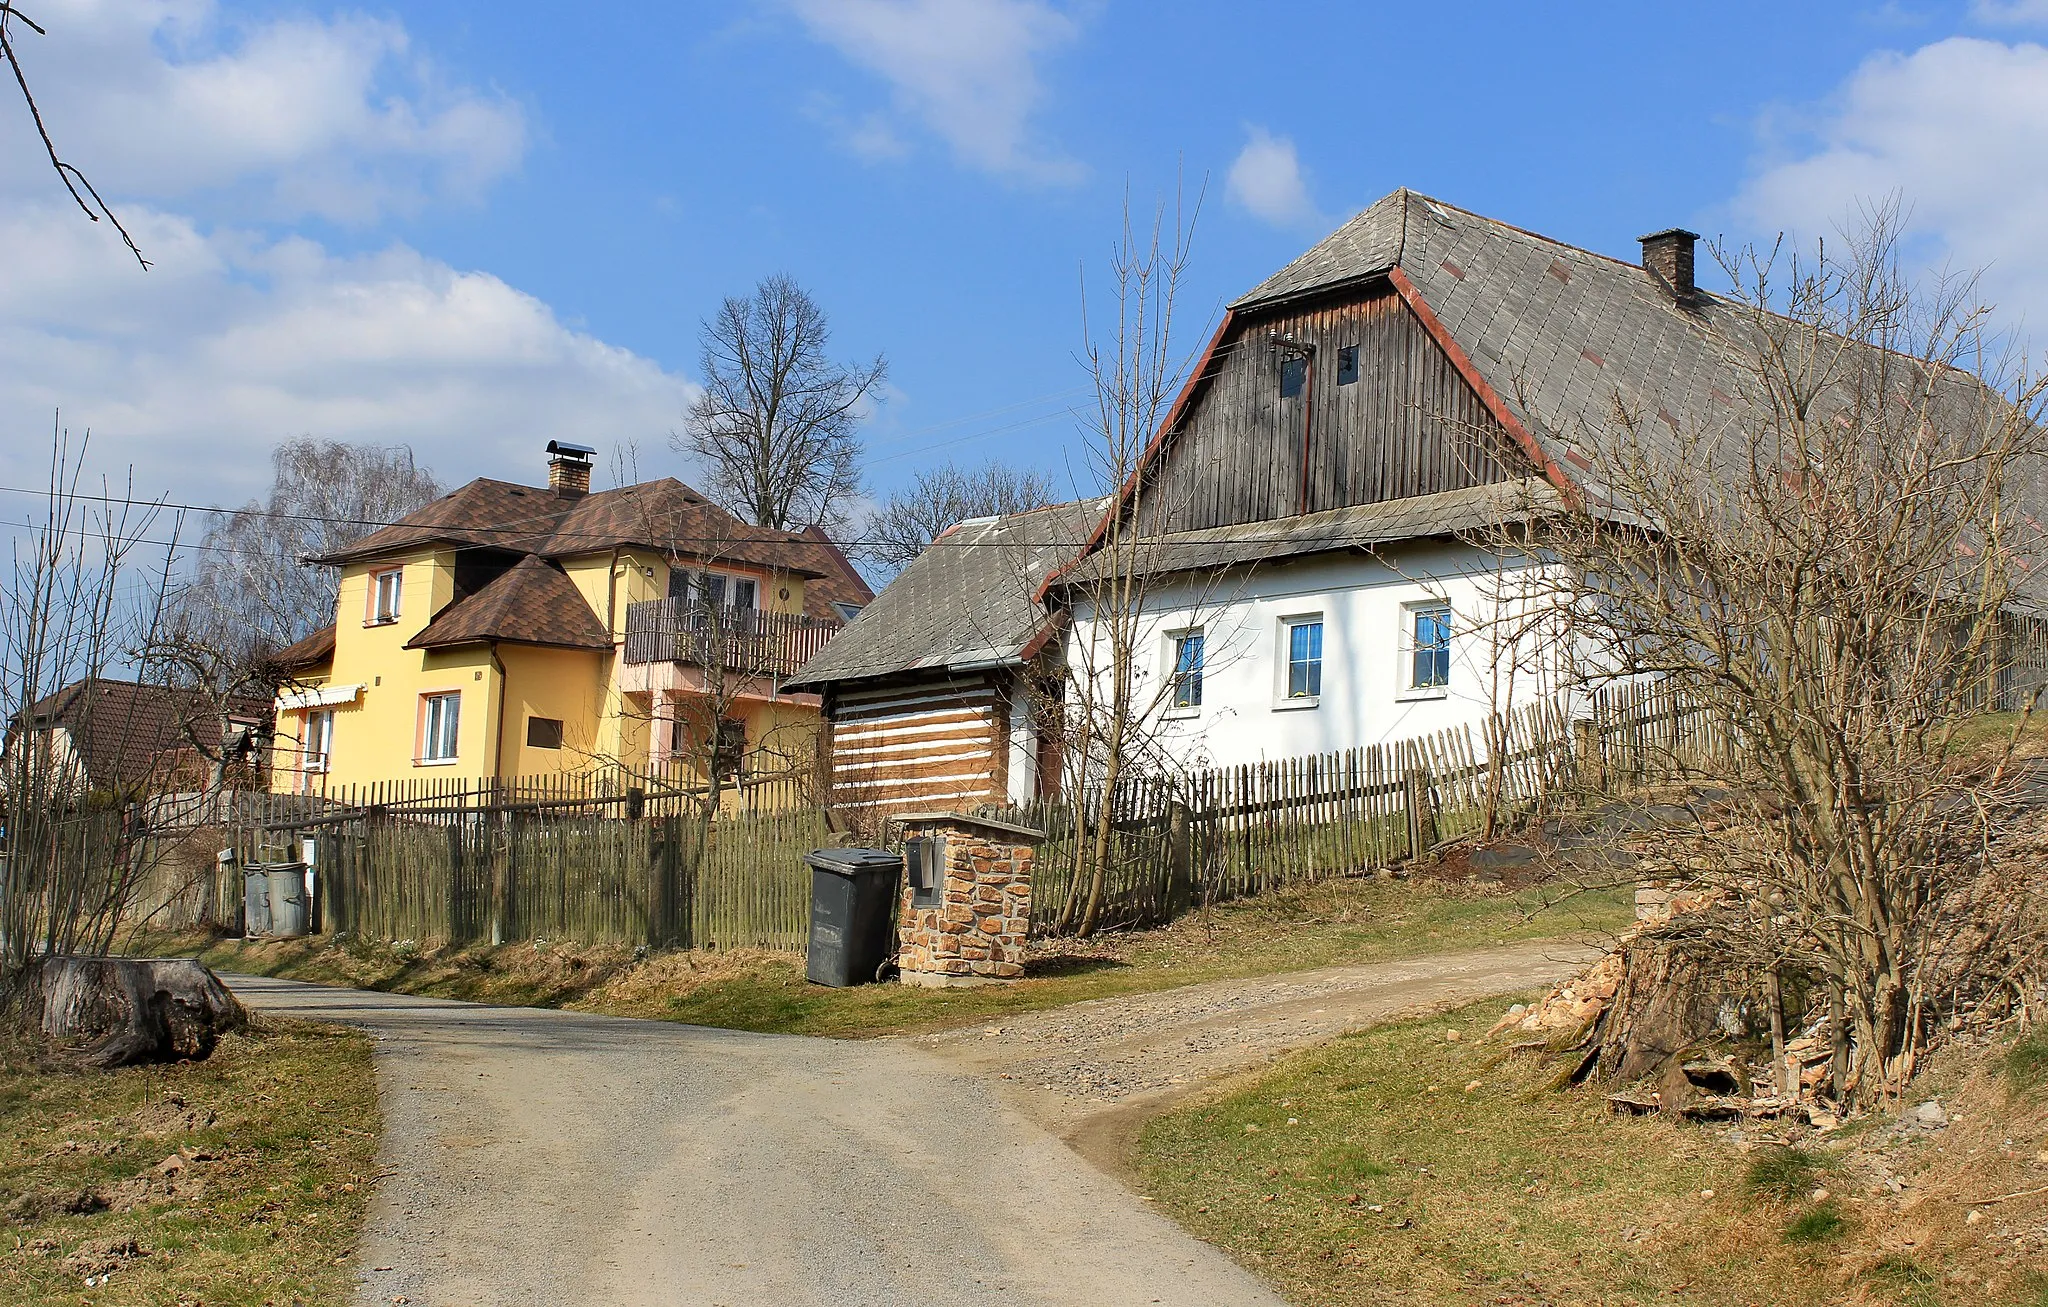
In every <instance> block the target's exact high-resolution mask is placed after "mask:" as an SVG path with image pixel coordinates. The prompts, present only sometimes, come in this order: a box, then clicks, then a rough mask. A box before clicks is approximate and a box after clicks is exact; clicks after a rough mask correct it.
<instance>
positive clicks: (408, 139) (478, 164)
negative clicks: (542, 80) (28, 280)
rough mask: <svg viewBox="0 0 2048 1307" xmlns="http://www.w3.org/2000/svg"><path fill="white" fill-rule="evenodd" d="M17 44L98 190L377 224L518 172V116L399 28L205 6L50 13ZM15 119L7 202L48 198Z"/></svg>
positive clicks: (130, 0)
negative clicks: (211, 199) (417, 47)
mask: <svg viewBox="0 0 2048 1307" xmlns="http://www.w3.org/2000/svg"><path fill="white" fill-rule="evenodd" d="M36 17H37V19H38V21H40V22H41V23H42V24H43V25H44V26H45V27H46V28H47V29H48V30H49V35H47V36H42V37H38V36H36V35H35V34H33V33H31V32H27V31H25V30H24V29H21V28H20V27H19V26H17V28H16V30H15V41H16V44H17V45H18V46H19V47H20V49H21V53H22V59H23V63H24V65H25V67H26V68H27V71H28V74H29V76H30V78H31V82H32V85H33V86H34V88H35V91H36V95H37V98H38V99H39V100H40V101H41V102H42V106H43V109H44V111H45V115H46V116H47V118H48V119H49V121H50V124H51V128H52V131H53V133H54V134H55V136H56V139H57V145H58V148H59V150H60V151H61V152H62V153H63V154H64V156H65V157H66V158H67V159H68V160H69V161H71V162H73V163H75V164H77V165H78V166H80V167H81V168H83V169H84V170H85V171H86V174H87V175H88V176H90V177H91V178H93V179H94V182H95V184H96V185H98V186H99V187H100V189H101V190H102V191H103V192H105V193H107V194H109V195H110V196H114V195H129V196H137V195H140V196H148V197H151V198H154V199H159V200H163V199H173V200H185V201H189V200H192V199H195V198H197V197H202V196H208V195H217V196H225V197H226V198H228V199H230V200H231V201H232V202H233V203H234V206H235V209H236V211H237V212H238V213H244V214H250V213H258V212H260V213H262V214H263V215H265V216H268V217H273V218H285V219H289V218H295V217H299V216H301V215H317V216H320V217H324V218H330V219H335V220H339V221H344V222H352V223H364V222H372V221H374V220H375V219H377V218H378V217H380V216H381V215H382V214H384V213H386V212H388V211H392V210H397V211H401V212H403V211H409V210H412V209H415V208H417V207H419V206H420V205H421V204H424V203H426V202H428V201H430V200H435V199H447V198H457V199H474V198H476V197H478V196H479V195H480V194H481V193H482V191H483V189H484V188H485V187H486V186H488V185H489V184H490V183H491V182H493V181H495V180H497V179H498V178H499V177H502V176H504V175H505V174H506V173H507V172H509V171H511V170H512V169H513V168H515V167H516V166H517V165H518V163H519V161H520V158H521V157H522V155H523V154H524V151H525V136H526V129H525V120H524V116H523V114H522V113H521V112H520V110H519V107H518V106H517V105H515V104H513V103H511V102H510V101H509V100H507V99H505V98H504V97H502V96H498V95H494V94H488V93H484V92H480V91H477V90H474V89H471V88H466V87H459V86H451V85H448V84H446V83H445V82H444V81H443V80H442V78H441V77H440V76H439V75H438V74H437V73H436V70H435V69H434V67H433V65H432V63H431V62H430V61H429V60H427V59H425V58H424V57H422V56H420V55H419V54H417V53H416V52H415V51H414V50H413V49H412V44H411V41H410V40H409V38H408V36H407V34H406V31H405V29H404V28H403V27H402V26H400V25H399V24H397V23H395V22H390V21H384V20H379V19H373V18H368V17H363V16H360V15H348V14H344V15H341V16H338V17H335V18H332V19H328V20H321V19H316V18H308V17H294V18H287V19H281V20H278V21H275V22H269V23H257V24H247V23H239V22H235V21H231V20H230V19H229V18H227V17H225V16H223V14H222V13H221V12H220V10H219V8H218V6H217V5H216V4H214V3H213V0H45V3H44V4H43V5H40V6H38V7H37V9H36ZM39 148H40V147H39V146H38V145H37V143H36V141H35V138H34V135H33V132H32V131H31V128H30V125H29V123H28V121H27V117H26V115H24V114H21V113H18V112H14V113H8V114H5V115H0V193H11V194H17V195H20V194H43V193H47V191H48V189H49V187H50V186H52V185H53V184H54V180H55V179H54V178H52V177H51V175H50V173H49V170H48V168H47V166H44V167H41V168H38V167H37V166H36V165H37V159H38V152H39Z"/></svg>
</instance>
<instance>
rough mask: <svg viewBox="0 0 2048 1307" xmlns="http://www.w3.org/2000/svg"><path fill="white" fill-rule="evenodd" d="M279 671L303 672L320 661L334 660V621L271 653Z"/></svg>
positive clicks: (318, 664) (320, 662) (328, 661)
mask: <svg viewBox="0 0 2048 1307" xmlns="http://www.w3.org/2000/svg"><path fill="white" fill-rule="evenodd" d="M271 661H272V662H274V663H276V664H277V666H278V669H279V670H280V671H286V672H303V671H307V670H309V669H311V668H314V667H318V666H320V664H322V663H331V662H333V661H334V623H332V622H329V623H328V624H327V625H325V626H323V627H321V628H320V629H319V630H317V631H315V632H313V634H311V635H309V636H307V637H306V638H305V639H303V640H300V641H298V642H296V643H294V644H288V645H286V646H285V647H284V648H282V649H280V650H278V651H277V652H276V653H275V654H273V655H271Z"/></svg>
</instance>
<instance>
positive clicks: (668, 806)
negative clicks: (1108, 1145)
mask: <svg viewBox="0 0 2048 1307" xmlns="http://www.w3.org/2000/svg"><path fill="white" fill-rule="evenodd" d="M1730 747H1733V746H1732V741H1731V740H1730V738H1729V736H1728V733H1727V732H1726V731H1724V730H1722V729H1721V728H1720V727H1719V726H1718V724H1717V723H1716V722H1715V721H1714V720H1713V719H1712V718H1711V717H1710V715H1709V714H1708V713H1707V712H1705V711H1704V710H1702V709H1700V708H1698V707H1696V706H1694V705H1692V704H1689V703H1687V702H1684V701H1682V700H1681V699H1680V697H1679V696H1677V695H1675V694H1674V693H1673V692H1672V691H1671V690H1670V689H1669V688H1668V687H1667V686H1664V685H1662V684H1631V685H1617V686H1613V687H1610V688H1606V689H1603V690H1600V691H1598V692H1596V693H1594V694H1592V695H1590V696H1587V697H1585V698H1582V699H1581V700H1580V701H1579V702H1578V703H1577V705H1576V710H1575V712H1568V711H1567V709H1566V707H1565V706H1564V705H1563V704H1562V703H1559V702H1550V701H1543V702H1537V703H1531V704H1529V705H1527V706H1525V707H1523V708H1520V709H1518V710H1516V711H1515V712H1512V713H1508V714H1502V715H1495V716H1493V717H1490V718H1488V719H1486V720H1485V721H1484V722H1483V723H1480V724H1478V725H1476V726H1466V727H1459V728H1456V729H1452V730H1444V731H1438V732H1435V733H1433V734H1430V735H1425V736H1420V737H1417V738H1414V739H1408V740H1400V741H1394V742H1389V743H1386V744H1380V745H1371V746H1366V747H1362V748H1356V749H1349V750H1344V751H1341V752H1334V753H1324V754H1314V755H1308V756H1304V757H1298V758H1285V759H1277V760H1274V761H1270V762H1265V763H1258V764H1248V765H1244V766H1235V767H1220V768H1215V769H1211V770H1206V771H1199V772H1195V773H1193V774H1189V775H1179V776H1170V777H1132V778H1127V779H1125V780H1124V781H1122V782H1121V783H1120V784H1119V785H1118V786H1117V787H1116V790H1115V792H1114V793H1113V794H1110V795H1104V794H1102V793H1101V792H1099V791H1096V792H1091V793H1089V794H1088V795H1086V796H1085V800H1084V801H1083V802H1079V803H1077V802H1075V801H1073V800H1072V799H1052V800H1040V801H1037V802H1035V803H1031V804H1028V805H1024V806H1021V807H1005V808H988V809H984V810H983V811H984V813H985V815H991V816H1000V817H1003V818H1004V819H1007V820H1010V821H1014V822H1018V823H1020V824H1023V825H1027V826H1031V827H1034V828H1036V829H1039V830H1042V831H1044V832H1045V833H1046V840H1045V843H1044V844H1043V845H1042V846H1041V848H1040V850H1039V854H1038V859H1037V863H1036V872H1035V879H1034V884H1033V893H1032V932H1033V933H1034V934H1037V935H1057V934H1062V933H1067V932H1071V931H1072V930H1073V929H1074V928H1075V927H1076V925H1077V924H1078V922H1079V919H1080V916H1081V909H1082V906H1083V904H1084V903H1085V899H1086V896H1087V894H1088V891H1089V889H1090V882H1091V881H1092V876H1088V875H1084V874H1083V870H1082V869H1083V868H1085V867H1088V866H1090V865H1092V856H1091V855H1092V845H1093V841H1094V838H1095V834H1096V829H1097V819H1098V818H1099V817H1100V815H1101V813H1102V811H1103V804H1104V803H1105V802H1107V803H1108V805H1109V811H1110V840H1111V850H1110V857H1109V858H1108V859H1107V860H1106V862H1105V872H1104V877H1103V890H1102V906H1101V910H1100V912H1099V917H1098V920H1099V925H1101V926H1102V927H1105V928H1107V927H1118V926H1140V925H1149V924H1156V923H1160V922H1164V921H1169V920H1172V919H1173V918H1175V917H1177V916H1179V915H1181V914H1183V913H1185V912H1187V911H1188V910H1190V909H1191V908H1194V907H1197V906H1200V905H1203V904H1210V903H1217V902H1222V901H1225V900H1229V899H1236V898H1244V897H1248V896H1252V895H1258V894H1266V893H1271V892H1274V891H1276V890H1281V889H1285V888H1287V887H1289V886H1294V885H1300V884H1305V883H1309V882H1314V881H1318V880H1322V879H1325V878H1328V877H1331V876H1338V875H1350V874H1358V873H1361V872H1368V871H1372V870H1374V869H1377V868H1382V867H1388V866H1392V865H1395V864H1398V863H1402V862H1406V861H1409V860H1412V859H1415V858H1418V857H1421V856H1424V855H1426V854H1427V853H1429V852H1430V851H1431V850H1432V849H1435V848H1438V847H1440V846H1441V845H1443V844H1444V843H1446V842H1448V841H1453V840H1460V839H1467V838H1488V837H1491V836H1493V835H1495V834H1498V833H1501V832H1504V831H1507V830H1509V829H1512V828H1513V827H1514V826H1515V825H1517V824H1518V823H1521V822H1524V821H1526V820H1528V819H1529V818H1530V817H1531V816H1532V815H1534V814H1537V813H1540V812H1542V811H1543V810H1545V809H1546V808H1547V807H1549V806H1552V805H1554V804H1556V803H1558V802H1559V801H1560V800H1561V799H1562V797H1563V796H1564V795H1565V794H1566V792H1567V791H1571V792H1575V793H1577V792H1584V791H1586V790H1589V789H1590V790H1593V791H1602V790H1605V791H1609V792H1618V791H1620V790H1622V789H1625V788H1627V787H1630V786H1633V785H1638V784H1641V783H1645V782H1655V781H1659V780H1670V779H1675V778H1676V774H1677V773H1679V772H1682V771H1683V770H1685V768H1686V767H1687V766H1688V765H1689V760H1698V759H1704V758H1706V757H1708V756H1709V754H1710V752H1711V751H1715V750H1725V749H1728V748H1730ZM697 814H698V807H697V805H696V802H695V798H694V796H693V795H691V794H689V793H688V792H686V791H681V790H654V791H649V790H644V789H641V788H638V787H637V786H636V785H635V784H634V783H633V781H632V778H630V777H626V776H624V775H623V774H620V775H607V774H598V775H593V776H586V777H558V778H551V779H548V780H545V781H537V782H522V783H517V784H495V785H482V786H479V785H476V784H474V783H468V784H463V783H453V782H439V781H424V782H421V781H414V782H404V783H393V784H388V785H372V786H364V787H360V788H355V789H340V790H336V791H332V792H330V793H327V794H323V795H318V796H308V795H243V796H238V799H237V801H236V802H235V804H234V805H233V817H232V821H233V823H234V829H233V830H232V831H231V832H230V833H229V838H230V840H231V841H232V844H233V847H234V848H235V849H236V851H237V853H238V857H237V859H236V861H235V863H233V864H223V866H222V867H221V870H220V874H219V879H218V881H217V883H216V884H214V885H213V886H212V887H211V890H212V892H211V893H210V894H205V895H201V896H200V897H201V898H204V899H206V900H207V901H208V906H207V911H209V912H211V913H215V914H217V915H216V916H215V919H216V920H218V921H221V922H223V923H232V922H233V921H234V920H235V914H236V912H237V911H238V908H239V903H240V896H241V874H242V873H241V866H242V865H246V864H248V863H267V862H273V861H280V860H296V859H298V858H300V857H301V856H302V852H303V850H304V846H305V842H306V841H307V840H308V839H310V840H311V841H312V844H313V850H314V858H313V861H314V865H315V867H316V869H317V877H318V881H319V884H320V886H321V890H320V894H319V901H318V911H319V913H320V917H321V920H320V921H319V923H318V924H319V927H320V928H321V929H324V930H328V931H341V932H345V933H348V934H351V935H360V936H363V937H367V938H371V939H376V940H382V941H406V940H411V941H415V942H417V943H419V944H422V945H426V944H429V943H447V944H458V945H459V944H474V943H485V942H492V941H496V942H508V941H515V940H534V939H548V940H564V941H575V942H580V943H617V944H649V945H655V946H694V947H719V948H735V947H755V948H770V949H783V950H789V951H801V950H802V949H803V948H804V945H805V940H806V936H807V933H808V924H809V900H810V872H809V870H808V868H807V867H806V866H805V864H804V861H803V855H804V854H805V853H807V852H809V851H810V850H812V849H816V848H820V847H824V846H827V845H830V844H832V843H835V842H837V841H838V840H839V838H841V837H839V836H837V835H836V834H835V830H834V827H833V823H832V821H831V819H830V815H829V814H828V812H827V811H826V810H825V809H823V808H821V807H818V806H816V805H814V804H813V805H802V806H783V805H771V804H766V803H763V804H759V805H755V804H739V805H734V806H732V807H729V808H726V809H724V810H721V811H720V812H719V813H718V815H717V816H716V817H715V818H714V819H713V820H711V821H710V822H709V823H708V824H703V823H701V821H700V818H699V816H698V815H697Z"/></svg>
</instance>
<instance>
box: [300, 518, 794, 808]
mask: <svg viewBox="0 0 2048 1307" xmlns="http://www.w3.org/2000/svg"><path fill="white" fill-rule="evenodd" d="M454 563H455V552H454V550H453V549H452V548H449V549H438V550H435V549H427V550H422V551H420V552H419V553H417V554H413V555H409V556H406V557H404V558H403V559H393V560H384V561H381V562H379V563H376V564H370V563H353V564H350V565H349V566H347V567H345V568H344V569H343V570H342V575H341V587H340V597H339V599H338V600H337V602H336V612H335V616H336V622H335V644H334V661H333V663H332V665H331V666H330V667H329V668H326V669H322V670H321V671H320V672H319V673H318V674H317V675H307V676H305V677H303V678H302V680H301V686H302V687H303V686H316V687H317V686H346V685H360V686H362V687H363V689H362V691H361V693H360V694H359V695H357V697H356V698H355V700H354V701H353V702H351V703H346V704H339V705H336V706H335V707H334V709H333V712H334V738H333V745H332V749H331V751H330V760H329V767H328V771H327V773H326V775H325V777H324V778H316V781H315V787H316V788H318V787H320V785H321V784H322V783H324V786H325V787H326V788H330V789H331V788H333V787H337V786H348V785H361V784H367V783H373V782H380V781H404V780H455V779H461V780H465V781H475V780H487V779H491V778H493V777H501V778H504V779H508V780H509V779H513V778H516V777H521V776H537V775H550V774H554V773H558V772H577V771H585V770H589V769H590V768H591V767H593V766H598V765H604V764H608V763H611V762H615V761H616V762H622V763H624V764H625V765H627V766H629V767H644V766H646V765H647V760H648V743H649V741H648V723H647V720H646V717H647V712H648V708H647V705H645V704H643V703H638V702H632V703H629V702H628V701H627V700H626V698H625V697H624V696H623V695H622V694H621V693H620V691H619V689H618V678H619V672H620V669H621V667H622V666H623V659H622V657H620V656H618V655H616V654H612V653H603V652H599V651H595V650H582V649H548V648H541V647H537V646H531V645H520V644H500V645H498V646H497V649H496V661H495V662H494V660H493V651H492V649H491V648H490V647H489V646H487V645H482V644H478V645H473V646H465V647H463V648H459V649H446V650H420V649H407V648H406V647H405V644H406V642H407V641H408V640H410V639H412V638H413V637H414V636H416V635H418V634H419V633H420V631H421V630H423V629H424V628H425V627H426V625H427V623H428V622H429V621H431V620H432V619H433V616H434V614H435V613H437V612H439V611H440V610H441V609H442V608H443V607H445V606H446V605H447V604H448V603H449V601H450V600H451V599H452V598H453V597H454V578H455V574H454ZM394 565H396V566H399V567H400V568H401V569H402V572H403V576H404V580H403V582H402V585H401V592H400V601H399V617H398V620H397V621H395V622H390V623H384V624H373V623H370V622H368V621H366V620H365V619H366V616H367V614H368V612H369V602H370V592H371V584H372V583H371V577H372V575H373V574H375V573H377V572H381V571H383V570H385V569H386V568H387V567H390V566H394ZM679 566H681V567H685V568H688V567H690V564H689V563H688V562H684V563H681V564H679ZM563 570H564V571H565V572H566V573H567V574H568V577H569V579H570V581H571V582H572V583H573V584H574V585H575V586H576V588H577V590H578V592H579V593H581V594H582V596H583V599H584V602H586V603H587V604H589V605H590V609H591V611H592V612H593V613H594V614H596V615H597V618H598V620H599V621H600V622H603V621H604V619H605V617H606V614H607V613H608V612H609V614H610V616H611V621H612V638H613V640H614V641H622V640H623V639H624V638H625V628H626V608H627V606H628V605H629V604H634V603H639V602H641V601H644V600H649V599H659V598H663V597H665V596H666V595H667V593H668V573H669V568H668V564H667V562H666V561H665V559H664V558H663V557H662V556H661V555H660V554H659V553H657V552H656V551H653V550H647V549H626V550H621V551H620V552H619V554H618V556H617V559H616V562H615V561H614V556H613V554H612V552H611V551H610V550H606V551H604V552H603V553H597V554H588V555H582V556H579V557H576V558H571V559H567V560H563ZM718 570H721V571H726V572H729V573H736V574H750V575H754V576H756V577H757V578H758V580H759V591H758V593H759V602H760V605H761V607H763V608H765V609H768V610H770V611H777V612H801V611H802V609H803V580H802V578H800V577H794V576H789V575H787V574H784V573H772V572H769V571H768V570H766V569H757V568H750V567H745V566H739V565H734V566H729V567H728V566H724V565H719V566H718ZM650 573H651V575H650ZM785 593H786V594H787V596H788V597H787V598H784V597H783V596H784V594H785ZM500 666H502V667H503V669H504V671H503V673H502V675H501V673H500V671H499V667H500ZM446 692H459V693H460V694H461V695H462V720H461V725H460V728H459V730H458V738H457V757H456V760H455V761H454V762H453V763H449V764H434V765H424V764H422V763H420V762H419V761H418V760H417V759H416V758H415V756H414V755H415V752H416V750H417V749H418V747H419V731H420V697H421V696H422V695H424V694H428V693H446ZM740 707H741V708H743V712H736V714H735V715H742V716H744V718H745V720H746V723H747V741H748V745H749V748H750V749H754V748H759V747H762V746H763V745H764V744H766V745H768V746H769V747H771V748H772V749H774V750H775V751H776V752H778V753H782V754H787V755H791V756H797V755H800V754H801V751H802V750H803V749H805V748H813V747H815V746H814V744H813V741H814V740H815V738H816V732H817V729H818V713H817V710H816V709H815V708H813V707H810V706H808V705H803V704H795V703H786V702H768V703H763V702H759V701H754V700H748V701H745V702H744V704H743V705H741V706H740ZM501 711H502V715H503V720H504V729H503V733H502V736H501V735H500V732H499V719H500V714H501ZM305 717H306V714H305V713H304V712H302V711H299V710H294V709H280V711H279V713H278V737H279V740H278V757H277V766H276V768H275V770H274V773H273V777H274V779H273V786H274V788H276V789H278V790H281V791H283V790H290V789H292V788H293V787H294V784H295V781H296V779H297V773H296V770H295V763H296V751H297V746H298V743H299V741H300V740H301V738H302V734H303V731H304V727H305ZM530 717H552V718H556V719H558V720H560V721H561V722H562V724H563V747H562V748H560V749H536V748H530V747H528V745H527V743H526V731H527V720H528V718H530ZM494 754H495V755H496V756H495V757H494Z"/></svg>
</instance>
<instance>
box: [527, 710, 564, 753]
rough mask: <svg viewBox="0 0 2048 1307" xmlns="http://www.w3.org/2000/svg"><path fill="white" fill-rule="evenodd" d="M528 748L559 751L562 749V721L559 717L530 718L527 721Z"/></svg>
mask: <svg viewBox="0 0 2048 1307" xmlns="http://www.w3.org/2000/svg"><path fill="white" fill-rule="evenodd" d="M526 747H527V748H529V749H559V748H561V747H562V719H561V718H559V717H529V718H527V719H526Z"/></svg>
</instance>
